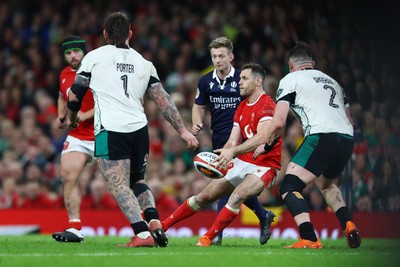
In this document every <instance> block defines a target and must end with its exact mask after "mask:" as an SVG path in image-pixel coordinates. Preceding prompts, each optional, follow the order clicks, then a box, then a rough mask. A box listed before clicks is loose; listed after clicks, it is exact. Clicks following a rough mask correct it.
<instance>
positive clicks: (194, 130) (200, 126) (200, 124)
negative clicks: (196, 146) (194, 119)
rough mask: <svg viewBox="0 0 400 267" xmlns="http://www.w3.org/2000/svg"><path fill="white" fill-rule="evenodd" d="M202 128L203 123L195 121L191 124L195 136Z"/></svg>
mask: <svg viewBox="0 0 400 267" xmlns="http://www.w3.org/2000/svg"><path fill="white" fill-rule="evenodd" d="M202 130H203V123H202V122H200V123H196V124H194V125H193V126H192V134H193V135H194V136H196V135H197V134H198V133H199V132H200V131H202Z"/></svg>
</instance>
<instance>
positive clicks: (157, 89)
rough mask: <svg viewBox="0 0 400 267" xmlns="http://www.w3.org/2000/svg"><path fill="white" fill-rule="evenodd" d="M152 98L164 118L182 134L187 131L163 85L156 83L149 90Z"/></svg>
mask: <svg viewBox="0 0 400 267" xmlns="http://www.w3.org/2000/svg"><path fill="white" fill-rule="evenodd" d="M147 91H148V93H149V96H150V98H151V99H152V100H153V101H154V102H155V103H156V104H157V107H158V109H159V110H160V111H161V113H162V115H163V116H164V118H165V119H166V120H167V121H168V122H169V123H171V125H172V126H173V127H174V128H175V129H176V130H177V131H178V133H181V132H182V131H183V130H185V126H184V124H183V121H182V118H181V115H180V114H179V111H178V108H177V107H176V105H175V103H174V101H172V98H171V96H170V95H169V94H168V93H167V92H166V91H165V90H164V88H163V86H162V85H161V83H159V82H157V83H154V84H153V85H152V86H151V87H150V88H149V89H148V90H147Z"/></svg>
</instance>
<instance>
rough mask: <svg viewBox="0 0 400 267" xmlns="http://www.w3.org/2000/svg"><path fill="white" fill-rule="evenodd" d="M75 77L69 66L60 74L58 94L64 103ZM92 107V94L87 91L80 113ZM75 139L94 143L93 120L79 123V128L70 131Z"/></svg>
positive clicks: (74, 72)
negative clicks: (62, 97) (61, 96)
mask: <svg viewBox="0 0 400 267" xmlns="http://www.w3.org/2000/svg"><path fill="white" fill-rule="evenodd" d="M75 76H76V70H74V69H73V68H71V66H67V67H65V68H64V69H63V70H62V72H61V73H60V92H61V94H62V95H63V96H64V99H65V101H68V96H67V91H68V89H70V88H71V87H72V84H73V83H74V80H75ZM93 107H94V100H93V94H92V91H91V90H88V91H87V93H86V95H85V96H84V98H83V101H82V107H81V109H80V110H81V111H83V112H86V111H88V110H90V109H92V108H93ZM68 134H69V135H70V136H73V137H75V138H78V139H81V140H86V141H94V125H93V119H90V120H86V121H84V122H79V127H78V128H76V129H75V130H70V131H69V133H68Z"/></svg>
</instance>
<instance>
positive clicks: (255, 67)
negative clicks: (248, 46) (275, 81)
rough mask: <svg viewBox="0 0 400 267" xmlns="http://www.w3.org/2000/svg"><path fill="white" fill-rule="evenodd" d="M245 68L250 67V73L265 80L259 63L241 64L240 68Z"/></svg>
mask: <svg viewBox="0 0 400 267" xmlns="http://www.w3.org/2000/svg"><path fill="white" fill-rule="evenodd" d="M246 69H251V73H252V74H253V75H255V76H258V77H260V78H261V79H262V80H263V81H264V80H265V76H267V74H266V73H265V70H264V69H263V67H261V65H259V64H257V63H247V64H244V65H243V66H242V70H246Z"/></svg>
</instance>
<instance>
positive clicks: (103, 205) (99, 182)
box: [90, 177, 119, 210]
mask: <svg viewBox="0 0 400 267" xmlns="http://www.w3.org/2000/svg"><path fill="white" fill-rule="evenodd" d="M90 200H91V202H92V203H91V208H92V209H95V210H109V209H113V210H114V209H115V210H118V209H119V207H118V203H117V201H115V199H114V197H113V196H112V195H111V194H110V192H109V191H108V189H107V184H106V182H105V181H104V179H103V178H102V177H97V178H95V179H94V180H93V181H91V183H90Z"/></svg>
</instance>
